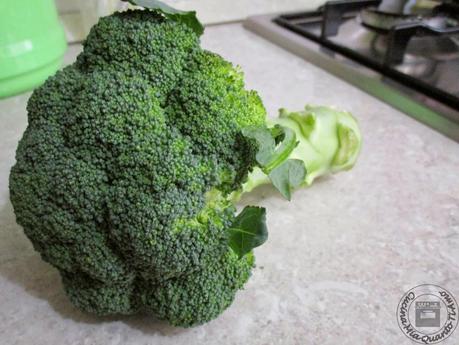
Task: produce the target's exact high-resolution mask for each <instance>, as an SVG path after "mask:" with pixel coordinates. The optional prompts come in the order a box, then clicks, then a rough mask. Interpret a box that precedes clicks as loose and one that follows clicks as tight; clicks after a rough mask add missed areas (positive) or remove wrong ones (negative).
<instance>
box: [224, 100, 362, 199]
mask: <svg viewBox="0 0 459 345" xmlns="http://www.w3.org/2000/svg"><path fill="white" fill-rule="evenodd" d="M266 123H267V125H268V126H270V127H271V128H275V127H276V126H281V127H282V128H288V129H290V130H291V131H292V132H293V134H294V139H293V141H295V140H296V139H297V140H298V141H296V142H295V144H296V146H295V147H294V148H293V149H292V150H290V151H289V152H288V155H286V157H284V158H285V159H284V160H280V161H278V162H277V164H276V166H275V167H278V166H280V165H281V164H282V163H284V162H285V160H296V161H298V160H299V161H301V162H303V164H304V167H305V173H304V174H301V179H300V182H299V183H297V185H295V186H292V185H290V186H288V189H287V190H286V191H285V194H284V193H282V189H280V191H281V193H282V194H283V195H284V196H286V197H287V199H290V193H291V190H294V189H297V188H301V187H307V186H310V185H311V184H312V182H313V181H314V180H315V179H316V178H317V177H319V176H322V175H326V174H329V173H336V172H339V171H343V170H349V169H351V168H352V167H353V166H354V164H355V162H356V160H357V157H358V154H359V151H360V147H361V135H360V130H359V127H358V124H357V121H356V120H355V118H354V117H353V116H352V115H351V114H350V113H349V112H345V111H339V110H336V109H334V108H331V107H325V106H310V105H307V106H306V107H305V109H304V110H303V111H298V112H289V111H287V110H285V109H280V110H279V117H278V118H276V119H267V120H266ZM248 135H249V136H250V134H248ZM295 138H296V139H295ZM290 141H292V140H291V139H290ZM275 167H270V168H268V169H266V168H263V165H262V166H257V167H255V168H254V169H253V170H252V172H251V173H250V174H249V176H248V179H247V182H245V183H244V184H243V185H242V189H241V190H240V191H237V192H234V193H233V194H232V200H233V201H238V200H239V199H240V198H241V196H242V195H243V194H245V193H249V192H251V191H252V190H253V189H255V188H256V187H258V186H260V185H265V184H271V183H273V181H272V178H270V176H269V175H270V172H271V171H272V170H273V168H275Z"/></svg>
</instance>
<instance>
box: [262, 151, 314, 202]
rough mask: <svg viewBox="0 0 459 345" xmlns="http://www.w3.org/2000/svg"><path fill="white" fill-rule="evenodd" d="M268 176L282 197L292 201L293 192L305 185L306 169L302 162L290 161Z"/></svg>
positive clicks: (298, 160) (297, 160)
mask: <svg viewBox="0 0 459 345" xmlns="http://www.w3.org/2000/svg"><path fill="white" fill-rule="evenodd" d="M268 176H269V178H270V180H271V182H272V184H273V186H274V187H276V188H277V190H278V191H279V192H280V193H281V194H282V196H283V197H284V198H286V199H287V200H290V199H291V197H292V195H291V192H292V190H293V189H295V188H297V187H299V186H300V185H301V183H303V181H304V179H305V177H306V168H305V166H304V162H303V161H302V160H300V159H288V160H286V161H285V162H284V163H282V164H281V165H279V166H278V167H276V168H275V169H274V170H272V171H271V172H270V173H269V175H268Z"/></svg>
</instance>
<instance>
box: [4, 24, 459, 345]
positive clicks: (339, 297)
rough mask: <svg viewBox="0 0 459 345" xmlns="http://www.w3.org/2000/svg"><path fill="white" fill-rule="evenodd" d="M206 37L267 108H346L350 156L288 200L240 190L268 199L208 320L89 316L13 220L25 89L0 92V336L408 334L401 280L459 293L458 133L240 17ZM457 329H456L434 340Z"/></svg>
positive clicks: (135, 338)
mask: <svg viewBox="0 0 459 345" xmlns="http://www.w3.org/2000/svg"><path fill="white" fill-rule="evenodd" d="M203 44H204V46H205V47H207V48H209V49H211V50H213V51H216V52H218V53H220V54H221V55H223V56H224V57H226V58H227V59H229V60H231V61H233V62H234V63H236V64H240V65H241V66H242V68H243V70H244V71H245V74H246V80H247V86H248V87H250V88H254V89H257V90H259V92H260V94H261V96H262V98H263V99H264V101H265V105H266V107H267V109H268V112H269V114H270V115H271V116H274V115H276V113H277V108H278V107H280V106H284V107H286V108H288V109H291V110H295V109H300V108H301V107H302V106H303V105H304V104H305V103H307V102H310V103H315V104H328V105H335V106H337V107H340V108H343V109H346V110H349V111H351V112H352V113H353V114H354V115H355V116H356V117H357V119H358V120H359V122H360V125H361V129H362V132H363V135H364V145H363V150H362V153H361V156H360V160H359V161H358V164H357V165H356V167H355V168H354V169H353V170H351V171H350V172H346V173H341V174H339V175H336V176H333V177H328V178H323V179H321V180H320V181H318V182H316V183H315V184H314V185H313V186H312V187H311V188H309V189H307V190H301V191H298V192H297V193H296V194H295V195H294V198H293V202H292V203H288V202H287V201H284V200H282V199H281V198H279V197H278V196H277V195H276V193H275V192H273V191H271V190H270V189H269V188H264V189H263V188H262V189H260V190H258V191H257V192H256V193H255V194H254V195H253V196H251V197H250V200H249V199H246V200H245V201H246V202H251V201H252V202H256V203H260V204H262V205H263V206H265V207H267V208H268V210H269V212H268V223H269V229H270V238H269V241H268V242H267V243H266V244H265V245H264V246H262V247H260V248H258V249H257V250H256V255H257V264H258V267H257V268H256V269H255V270H254V273H253V277H252V279H251V280H250V282H249V283H248V284H247V285H246V289H245V290H243V291H241V292H239V293H238V295H237V298H236V300H235V302H234V304H233V305H232V307H230V308H229V309H228V310H227V311H226V312H225V313H224V314H223V315H222V316H221V317H220V318H218V319H217V320H215V321H212V322H210V323H208V324H206V325H204V326H201V327H197V328H193V329H174V328H172V327H170V326H168V325H166V324H164V323H162V322H158V321H154V320H153V321H152V320H151V319H147V318H145V317H141V316H134V317H122V318H97V317H93V316H88V315H85V314H83V313H81V312H79V311H77V310H75V309H74V308H73V307H72V305H71V304H70V303H69V302H68V301H67V299H66V297H65V295H64V292H63V290H62V286H61V283H60V279H59V275H58V273H57V271H56V270H55V269H54V268H52V267H51V266H49V265H48V264H46V263H44V262H42V261H41V259H40V257H39V255H38V254H37V253H35V252H34V251H33V249H32V245H31V244H30V242H29V241H28V240H27V238H26V237H25V236H24V234H23V233H22V229H21V228H20V227H19V226H17V225H16V223H15V218H14V214H13V210H12V207H11V204H10V202H9V194H8V174H9V169H10V167H11V165H12V164H13V162H14V151H15V148H16V145H17V141H18V139H19V138H20V136H21V134H22V132H23V130H24V129H25V127H26V112H25V104H26V100H27V98H28V95H23V96H18V97H15V98H11V99H8V100H3V101H0V123H1V126H0V343H1V344H8V345H13V344H21V345H22V344H33V345H52V344H56V345H61V344H66V345H67V344H68V345H70V344H74V345H77V344H85V345H92V344H94V345H95V344H97V345H102V344H111V345H115V344H119V345H130V344H136V345H142V344H175V345H180V344H186V345H194V344H242V343H244V344H248V345H255V344H260V345H261V344H320V345H326V344H330V345H332V344H333V345H335V344H340V345H345V344H353V345H354V344H366V345H371V344H410V341H409V340H408V339H407V338H405V336H404V335H403V334H402V333H401V331H400V330H399V328H398V325H397V320H396V317H395V310H396V308H397V304H398V302H399V300H400V298H401V296H402V294H403V292H404V291H406V290H408V289H409V288H411V287H414V286H416V285H418V284H421V283H435V284H438V285H441V286H443V287H444V288H446V289H448V290H450V291H451V292H452V293H453V294H454V295H456V296H457V297H459V145H458V144H456V143H454V142H453V141H451V140H449V139H447V138H445V137H443V136H442V135H441V134H439V133H436V132H434V131H433V130H431V129H429V128H427V127H425V126H424V125H422V124H420V123H417V122H416V121H415V120H413V119H411V118H409V117H408V116H406V115H404V114H402V113H400V112H399V111H397V110H395V109H393V108H391V107H390V106H388V105H386V104H384V103H382V102H380V101H379V100H377V99H375V98H373V97H372V96H369V95H367V94H365V93H363V92H362V91H360V90H358V89H356V88H354V87H352V86H350V85H349V84H347V83H345V82H343V81H341V80H339V79H337V78H335V77H333V76H331V75H330V74H328V73H326V72H324V71H322V70H320V69H318V68H317V67H315V66H313V65H310V64H309V63H307V62H305V61H303V60H301V59H300V58H297V57H295V56H294V55H292V54H290V53H288V52H286V51H284V50H282V49H280V48H278V47H276V46H274V45H272V44H270V43H268V42H267V41H264V40H263V39H261V38H259V37H257V36H256V35H254V34H252V33H250V32H247V31H245V30H244V29H243V28H242V27H241V26H240V25H236V24H234V25H222V26H215V27H210V28H208V29H207V30H206V33H205V35H204V37H203ZM80 49H81V48H80V47H78V46H72V47H71V48H70V49H69V51H68V53H67V56H66V60H67V62H71V61H72V60H73V59H74V58H75V55H76V53H77V52H78V51H79V50H80ZM458 342H459V331H456V333H455V334H453V335H452V336H451V337H450V338H449V339H448V341H446V342H445V344H457V343H458Z"/></svg>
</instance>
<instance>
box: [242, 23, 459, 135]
mask: <svg viewBox="0 0 459 345" xmlns="http://www.w3.org/2000/svg"><path fill="white" fill-rule="evenodd" d="M276 16H277V15H263V16H254V17H249V18H248V19H247V20H246V21H244V27H245V28H246V29H248V30H250V31H252V32H255V33H256V34H258V35H260V36H262V37H264V38H265V39H267V40H269V41H271V42H273V43H274V44H276V45H278V46H281V47H282V48H284V49H286V50H288V51H290V52H292V53H294V54H295V55H298V56H300V57H302V58H304V59H305V60H307V61H309V62H311V63H313V64H315V65H317V66H319V67H321V68H323V69H325V70H327V71H328V72H330V73H332V74H334V75H336V76H338V77H340V78H341V79H343V80H346V81H347V82H349V83H351V84H353V85H355V86H357V87H358V88H360V89H362V90H364V91H366V92H367V93H369V94H371V95H374V96H375V97H377V98H379V99H381V100H383V101H384V102H386V103H388V104H391V105H392V106H394V107H395V108H397V109H399V110H401V111H403V112H405V113H406V114H408V115H410V116H411V117H413V118H415V119H416V120H418V121H420V122H422V123H424V124H426V125H428V126H430V127H431V128H433V129H435V130H437V131H439V132H441V133H443V134H444V135H446V136H448V137H449V138H451V139H453V140H455V141H457V142H459V123H458V122H456V121H454V120H451V119H450V117H451V116H452V115H451V114H453V116H459V112H457V113H456V114H455V112H456V110H454V109H451V108H449V107H446V106H444V105H443V104H441V103H439V102H437V101H435V100H434V99H432V98H429V97H426V96H425V95H423V94H420V93H417V92H416V91H413V90H408V89H406V87H405V86H403V85H400V84H398V83H397V82H395V81H393V80H390V79H387V78H385V77H384V76H382V75H381V74H379V73H377V72H375V71H373V70H370V69H368V68H366V67H365V66H362V65H360V64H357V63H356V62H354V61H352V60H350V59H348V58H346V57H344V56H342V55H340V54H338V53H335V52H332V51H330V50H329V49H327V48H324V47H322V46H320V45H319V44H317V43H315V42H313V41H311V40H308V39H306V38H304V37H302V36H300V35H298V34H295V33H293V32H290V31H289V30H286V29H285V28H283V27H281V26H279V25H277V24H275V23H274V22H273V19H274V18H275V17H276ZM416 99H423V101H424V102H427V103H428V104H429V105H431V107H427V106H425V105H424V104H421V103H420V102H419V101H417V100H416Z"/></svg>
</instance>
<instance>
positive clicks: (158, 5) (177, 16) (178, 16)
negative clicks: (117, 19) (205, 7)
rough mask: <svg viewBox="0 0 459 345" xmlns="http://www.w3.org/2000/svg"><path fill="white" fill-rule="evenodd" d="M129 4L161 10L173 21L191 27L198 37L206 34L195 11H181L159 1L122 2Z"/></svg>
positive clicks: (135, 0) (133, 0)
mask: <svg viewBox="0 0 459 345" xmlns="http://www.w3.org/2000/svg"><path fill="white" fill-rule="evenodd" d="M121 1H125V2H129V3H130V4H132V5H134V6H140V7H143V8H148V9H150V10H159V11H161V12H162V13H163V15H164V16H165V17H167V18H170V19H172V20H175V21H178V22H182V23H184V24H186V25H188V26H189V27H191V28H192V29H193V30H194V31H195V32H196V33H197V34H198V36H200V35H202V33H203V32H204V27H203V26H202V24H201V23H200V21H199V20H198V18H197V17H196V12H195V11H190V12H186V11H180V10H177V9H175V8H173V7H171V6H169V5H167V4H165V3H163V2H161V1H158V0H121Z"/></svg>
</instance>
